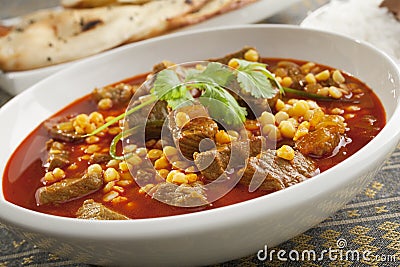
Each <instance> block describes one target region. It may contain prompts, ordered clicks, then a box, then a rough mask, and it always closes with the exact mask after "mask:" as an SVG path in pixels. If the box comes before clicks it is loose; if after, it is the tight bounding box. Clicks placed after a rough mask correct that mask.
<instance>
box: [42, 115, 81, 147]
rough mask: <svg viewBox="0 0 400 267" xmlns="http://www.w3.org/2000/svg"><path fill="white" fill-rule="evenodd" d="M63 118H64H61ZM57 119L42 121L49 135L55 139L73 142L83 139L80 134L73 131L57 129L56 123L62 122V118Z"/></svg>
mask: <svg viewBox="0 0 400 267" xmlns="http://www.w3.org/2000/svg"><path fill="white" fill-rule="evenodd" d="M63 119H65V118H63ZM63 119H61V120H59V119H50V120H47V121H46V122H44V127H45V128H46V129H47V132H48V133H49V135H50V137H51V138H52V139H54V140H57V141H62V142H68V143H74V142H80V141H82V140H83V139H84V136H83V135H81V134H77V133H75V131H68V132H66V131H62V130H60V129H59V127H58V124H59V123H62V120H63Z"/></svg>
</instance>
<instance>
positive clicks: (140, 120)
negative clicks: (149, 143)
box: [127, 97, 169, 140]
mask: <svg viewBox="0 0 400 267" xmlns="http://www.w3.org/2000/svg"><path fill="white" fill-rule="evenodd" d="M143 100H144V101H146V97H145V98H141V99H139V100H137V101H136V102H135V103H134V104H133V105H132V107H134V106H137V105H140V104H141V103H143ZM150 108H151V110H150ZM168 114H169V110H168V105H167V102H166V101H157V102H156V103H155V104H154V105H153V106H152V105H148V106H146V107H143V108H142V109H140V110H139V111H137V112H134V113H132V114H131V115H129V116H128V118H127V122H128V125H129V128H133V127H136V126H138V125H146V126H145V127H139V129H137V131H136V132H134V133H133V134H134V136H135V137H134V139H136V140H143V139H145V140H150V139H160V137H161V131H162V127H163V125H164V122H165V119H166V118H167V116H168ZM143 129H144V131H143Z"/></svg>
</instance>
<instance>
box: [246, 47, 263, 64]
mask: <svg viewBox="0 0 400 267" xmlns="http://www.w3.org/2000/svg"><path fill="white" fill-rule="evenodd" d="M259 58H260V56H259V55H258V52H257V51H256V50H254V49H249V50H247V52H246V53H244V59H245V60H247V61H253V62H257V61H258V59H259Z"/></svg>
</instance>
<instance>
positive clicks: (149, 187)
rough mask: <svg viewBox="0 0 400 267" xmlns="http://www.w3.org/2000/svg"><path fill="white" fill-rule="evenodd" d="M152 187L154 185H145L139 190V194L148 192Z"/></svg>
mask: <svg viewBox="0 0 400 267" xmlns="http://www.w3.org/2000/svg"><path fill="white" fill-rule="evenodd" d="M153 187H154V184H146V185H145V186H142V187H141V188H140V189H139V193H141V194H143V193H146V192H149V191H150V190H151V189H152V188H153Z"/></svg>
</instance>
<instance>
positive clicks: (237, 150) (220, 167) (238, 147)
mask: <svg viewBox="0 0 400 267" xmlns="http://www.w3.org/2000/svg"><path fill="white" fill-rule="evenodd" d="M265 145H266V139H265V138H264V137H263V136H257V137H254V138H253V139H251V140H249V142H247V141H235V142H232V143H230V144H227V145H222V146H219V147H217V149H212V150H208V151H204V152H200V153H194V155H193V157H194V163H195V164H196V167H197V168H198V169H199V170H200V172H201V173H202V174H203V175H204V177H205V178H206V179H207V180H216V179H218V178H219V177H221V175H222V174H223V173H225V172H226V171H228V172H229V171H230V170H227V169H228V168H238V167H240V166H244V165H245V164H246V160H247V158H248V157H255V156H257V155H258V154H259V153H261V151H262V150H263V147H265ZM231 155H232V157H231ZM228 165H229V166H228Z"/></svg>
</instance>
